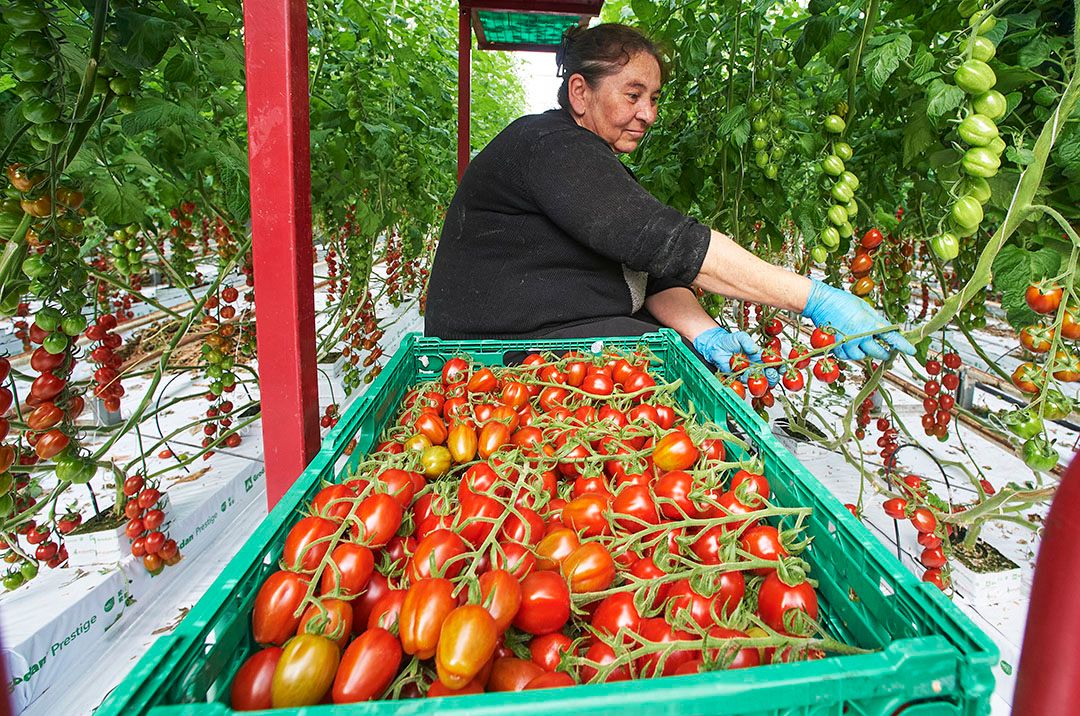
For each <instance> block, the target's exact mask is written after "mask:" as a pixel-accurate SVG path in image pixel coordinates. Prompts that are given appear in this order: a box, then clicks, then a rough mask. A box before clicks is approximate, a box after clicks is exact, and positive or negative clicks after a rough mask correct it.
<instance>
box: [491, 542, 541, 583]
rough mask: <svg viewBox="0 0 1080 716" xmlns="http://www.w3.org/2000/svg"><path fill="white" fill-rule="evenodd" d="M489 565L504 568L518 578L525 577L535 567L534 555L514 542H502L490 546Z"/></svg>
mask: <svg viewBox="0 0 1080 716" xmlns="http://www.w3.org/2000/svg"><path fill="white" fill-rule="evenodd" d="M491 566H492V567H494V568H495V569H505V570H506V571H507V572H509V573H510V574H512V575H514V577H516V578H517V579H518V580H521V579H525V577H526V576H528V574H529V573H530V572H532V571H533V569H535V568H536V555H535V554H533V552H532V550H530V549H529V548H528V547H525V546H524V545H521V544H518V543H516V542H502V543H500V544H498V545H495V546H493V547H492V548H491Z"/></svg>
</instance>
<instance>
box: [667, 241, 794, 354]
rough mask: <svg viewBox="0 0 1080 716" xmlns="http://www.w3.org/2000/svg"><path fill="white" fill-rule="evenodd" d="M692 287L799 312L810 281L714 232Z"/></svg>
mask: <svg viewBox="0 0 1080 716" xmlns="http://www.w3.org/2000/svg"><path fill="white" fill-rule="evenodd" d="M694 285H695V286H700V287H701V288H703V289H705V290H706V291H709V292H710V293H718V294H720V295H721V296H728V297H729V298H737V299H740V300H743V301H751V302H753V303H764V304H767V305H769V306H775V307H776V308H782V309H784V310H787V311H795V312H797V313H802V311H803V309H805V308H806V301H807V299H808V298H809V296H810V285H811V282H810V279H808V278H806V277H805V276H800V275H799V274H797V273H795V272H793V271H789V270H787V269H785V268H781V267H779V266H774V265H773V264H771V263H769V262H768V261H762V260H761V259H759V258H758V257H757V256H755V255H754V254H752V253H750V252H749V251H747V250H746V249H744V248H743V247H741V246H739V245H738V244H737V243H735V242H734V241H732V240H731V239H730V238H728V237H727V236H725V235H724V234H721V233H720V232H719V231H713V232H712V239H711V240H710V241H709V250H708V251H707V252H706V254H705V261H704V262H703V263H702V264H701V271H700V272H699V273H698V275H697V278H696V279H694ZM665 293H666V291H665ZM649 310H650V311H651V310H652V309H649ZM653 315H656V314H655V313H654V314H653ZM657 318H659V316H657ZM676 330H678V329H676ZM680 333H681V331H680Z"/></svg>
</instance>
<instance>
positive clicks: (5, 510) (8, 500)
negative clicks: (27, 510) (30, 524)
mask: <svg viewBox="0 0 1080 716" xmlns="http://www.w3.org/2000/svg"><path fill="white" fill-rule="evenodd" d="M14 507H15V498H13V497H12V496H11V493H10V492H9V493H8V494H6V495H0V515H9V514H11V510H12V509H13V508H14Z"/></svg>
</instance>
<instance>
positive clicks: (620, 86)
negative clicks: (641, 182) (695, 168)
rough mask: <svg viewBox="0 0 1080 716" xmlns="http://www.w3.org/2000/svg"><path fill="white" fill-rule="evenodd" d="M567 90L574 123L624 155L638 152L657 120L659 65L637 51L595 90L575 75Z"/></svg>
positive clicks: (648, 55)
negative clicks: (649, 129)
mask: <svg viewBox="0 0 1080 716" xmlns="http://www.w3.org/2000/svg"><path fill="white" fill-rule="evenodd" d="M568 89H569V94H570V106H571V108H572V111H573V114H574V119H575V120H576V121H577V123H578V124H580V125H581V126H582V127H585V128H586V129H588V130H591V131H592V132H594V133H595V134H598V135H599V136H600V138H601V139H603V140H604V141H605V142H607V143H608V146H610V147H611V149H612V151H615V152H617V153H621V154H626V153H628V152H632V151H634V150H635V149H637V145H638V143H639V142H640V141H641V139H642V137H644V136H645V131H646V130H647V129H648V128H649V127H651V126H652V124H653V122H655V121H656V105H657V101H658V99H659V97H660V65H659V63H657V61H656V58H654V57H653V56H652V55H650V54H648V53H647V52H639V53H638V54H636V55H634V56H633V57H632V58H630V61H629V62H627V63H626V64H625V65H623V67H622V69H620V70H619V71H618V72H617V73H615V74H613V75H608V76H607V77H604V78H603V79H602V80H600V82H599V84H598V86H597V87H595V88H593V87H590V86H589V84H588V83H587V82H586V81H585V79H584V78H583V77H581V75H575V76H574V77H571V78H570V86H569V88H568Z"/></svg>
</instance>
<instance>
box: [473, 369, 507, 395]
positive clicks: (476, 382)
mask: <svg viewBox="0 0 1080 716" xmlns="http://www.w3.org/2000/svg"><path fill="white" fill-rule="evenodd" d="M498 387H499V380H498V379H497V378H496V377H495V374H494V373H492V372H491V368H481V369H480V370H478V371H476V372H475V373H473V374H472V376H471V377H470V378H469V381H468V383H467V384H466V386H465V389H466V390H468V391H469V392H470V393H490V392H492V391H493V390H496V389H497V388H498Z"/></svg>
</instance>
